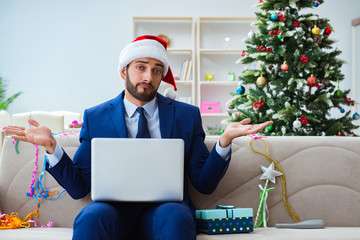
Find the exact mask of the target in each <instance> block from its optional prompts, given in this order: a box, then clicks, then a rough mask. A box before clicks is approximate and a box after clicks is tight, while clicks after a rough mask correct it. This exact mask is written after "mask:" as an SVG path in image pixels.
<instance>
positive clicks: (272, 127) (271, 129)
mask: <svg viewBox="0 0 360 240" xmlns="http://www.w3.org/2000/svg"><path fill="white" fill-rule="evenodd" d="M266 129H267V130H268V132H273V131H274V126H273V125H270V126H267V128H266Z"/></svg>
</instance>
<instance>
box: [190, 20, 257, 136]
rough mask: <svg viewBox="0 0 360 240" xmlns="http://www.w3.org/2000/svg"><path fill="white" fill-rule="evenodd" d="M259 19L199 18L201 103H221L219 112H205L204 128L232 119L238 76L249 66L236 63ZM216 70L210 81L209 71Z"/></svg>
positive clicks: (198, 51) (198, 47) (199, 95)
mask: <svg viewBox="0 0 360 240" xmlns="http://www.w3.org/2000/svg"><path fill="white" fill-rule="evenodd" d="M254 21H256V18H252V17H249V18H245V17H199V18H198V20H197V31H196V54H197V56H196V57H197V85H198V86H197V94H196V95H197V104H198V105H199V107H200V106H201V104H202V103H203V102H218V103H219V104H220V112H219V113H203V114H202V119H203V127H204V130H206V129H207V127H213V128H214V127H220V128H225V127H226V126H225V125H223V124H221V121H222V120H223V119H226V118H228V113H227V111H228V108H227V104H226V103H227V102H228V101H229V100H230V99H231V98H232V97H231V95H230V92H236V88H237V84H238V76H239V75H240V74H241V72H242V71H243V70H244V69H245V68H246V67H247V66H244V65H242V64H236V61H237V60H238V59H240V58H241V57H242V56H241V53H242V52H243V51H244V50H245V49H246V45H245V41H244V40H245V39H246V38H247V36H248V33H249V32H250V30H251V29H253V31H255V29H254V28H252V27H251V23H253V22H254ZM208 73H212V74H213V76H214V79H213V80H212V81H207V80H206V74H208ZM229 73H235V81H232V80H229V79H228V74H229Z"/></svg>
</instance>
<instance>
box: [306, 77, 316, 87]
mask: <svg viewBox="0 0 360 240" xmlns="http://www.w3.org/2000/svg"><path fill="white" fill-rule="evenodd" d="M307 82H308V84H309V86H316V84H317V78H316V77H314V75H313V74H311V76H310V77H309V78H308V79H307Z"/></svg>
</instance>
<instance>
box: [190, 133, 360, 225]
mask: <svg viewBox="0 0 360 240" xmlns="http://www.w3.org/2000/svg"><path fill="white" fill-rule="evenodd" d="M216 140H217V138H211V137H208V138H207V139H206V144H207V146H208V148H212V147H213V146H214V144H215V142H216ZM250 140H251V138H249V137H241V138H237V139H235V140H234V141H233V143H232V159H231V163H230V166H229V169H228V171H227V173H226V174H225V176H224V178H223V179H222V180H221V182H220V184H219V186H218V187H217V189H216V190H215V192H214V193H212V194H211V195H203V194H200V193H198V192H197V191H196V190H194V188H190V195H191V197H192V199H193V201H194V203H195V206H196V207H197V208H198V209H207V208H215V207H216V205H218V204H222V205H234V206H236V207H251V208H253V211H254V216H255V215H256V212H257V209H258V205H259V196H260V189H259V184H261V185H262V186H264V184H265V180H260V176H261V175H262V173H263V172H262V170H261V168H260V166H266V167H268V166H269V165H270V162H269V160H268V158H267V157H265V156H263V155H261V154H259V153H255V152H253V151H252V150H251V149H250V147H249V142H250ZM263 140H264V141H265V143H266V144H267V145H268V151H269V152H268V154H269V156H271V157H272V158H273V159H275V160H276V161H277V162H278V163H279V165H280V167H281V168H282V170H283V171H284V173H285V178H286V199H287V201H288V202H289V204H290V206H291V207H292V208H293V210H294V211H295V212H296V213H297V215H298V216H299V217H300V220H302V221H304V220H309V219H323V220H324V221H325V226H329V227H330V226H338V227H340V226H343V227H360V221H359V213H360V204H359V203H360V184H358V183H359V182H360V138H357V137H315V136H314V137H300V136H295V137H267V138H264V139H263ZM265 143H264V142H263V141H261V140H260V139H258V140H253V141H252V144H251V145H252V147H253V148H254V149H255V150H257V151H260V152H262V153H266V144H265ZM268 187H275V190H273V191H270V192H269V194H268V199H267V204H268V207H269V213H270V218H269V225H270V226H273V225H274V224H275V223H292V222H294V220H293V219H292V218H291V217H290V216H289V214H288V213H287V211H286V209H285V207H284V203H283V200H282V199H283V194H282V189H283V188H282V184H281V180H280V178H279V177H277V178H276V184H273V183H272V182H269V186H268Z"/></svg>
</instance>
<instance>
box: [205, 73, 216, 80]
mask: <svg viewBox="0 0 360 240" xmlns="http://www.w3.org/2000/svg"><path fill="white" fill-rule="evenodd" d="M205 79H206V81H212V80H214V74H213V73H207V74H206V75H205Z"/></svg>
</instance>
